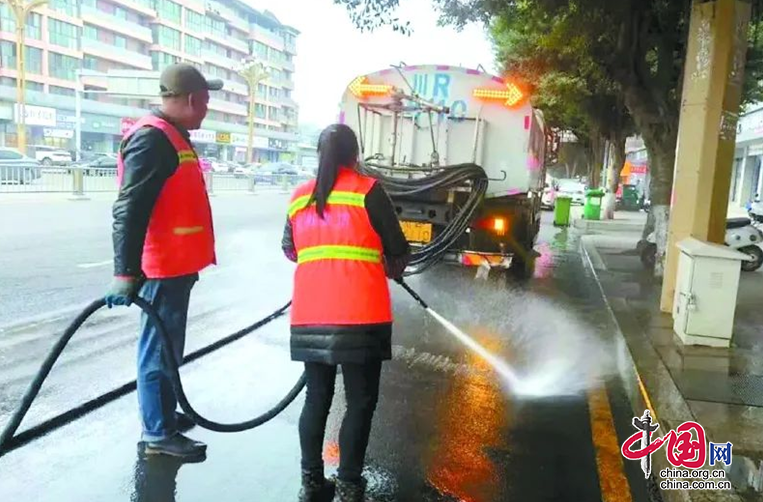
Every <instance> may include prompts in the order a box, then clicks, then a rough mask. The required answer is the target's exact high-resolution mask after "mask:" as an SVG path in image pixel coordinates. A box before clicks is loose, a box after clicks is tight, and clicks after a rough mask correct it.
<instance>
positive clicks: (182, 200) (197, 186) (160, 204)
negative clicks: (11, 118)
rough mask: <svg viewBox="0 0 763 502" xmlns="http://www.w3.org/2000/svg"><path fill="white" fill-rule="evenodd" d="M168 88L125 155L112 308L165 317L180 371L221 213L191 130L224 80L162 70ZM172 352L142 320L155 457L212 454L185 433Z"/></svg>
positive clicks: (146, 433)
mask: <svg viewBox="0 0 763 502" xmlns="http://www.w3.org/2000/svg"><path fill="white" fill-rule="evenodd" d="M159 83H160V94H161V97H162V106H161V109H160V110H157V111H155V112H153V113H152V114H150V115H147V116H146V117H143V118H142V119H140V120H139V121H138V122H137V123H136V124H135V125H134V126H133V127H132V128H130V130H128V131H127V133H126V134H125V136H124V139H123V140H122V145H121V146H120V149H119V153H118V160H117V165H118V168H117V179H118V182H119V195H118V197H117V200H116V202H115V203H114V209H113V215H114V223H113V241H114V279H113V281H112V283H111V286H110V288H109V291H108V292H107V294H106V297H105V300H106V303H107V305H108V306H109V307H111V306H113V305H130V303H131V302H132V300H133V299H134V297H135V295H136V294H140V296H141V298H143V299H144V300H146V301H147V302H149V303H150V304H151V305H152V306H153V307H154V308H155V309H156V310H157V312H158V314H159V317H160V318H161V320H162V321H163V323H164V326H165V327H166V329H167V333H168V335H169V336H170V338H171V339H172V346H173V347H172V348H173V353H172V354H171V357H173V358H174V359H175V361H176V362H177V363H178V364H180V363H181V362H182V360H183V349H184V346H185V333H186V321H187V316H188V302H189V299H190V294H191V289H192V288H193V285H194V284H195V283H196V281H197V280H198V278H199V272H200V271H201V270H203V269H204V268H206V267H207V266H209V265H212V264H214V263H215V246H214V233H213V229H212V212H211V209H210V205H209V198H208V197H207V191H206V186H205V183H204V178H203V174H202V171H201V166H200V164H199V158H198V156H197V155H196V152H194V150H193V147H192V146H191V138H190V135H189V132H188V131H190V130H194V129H198V128H199V127H201V123H202V121H203V120H204V117H205V116H206V115H207V104H208V102H209V91H215V90H219V89H221V88H222V82H221V81H219V80H206V79H205V78H204V76H202V74H201V73H200V72H199V71H198V70H197V69H196V68H194V67H193V66H191V65H188V64H176V65H172V66H169V67H167V68H166V69H165V70H164V71H163V72H162V74H161V77H160V81H159ZM165 350H167V348H166V347H165V345H164V343H163V340H162V338H161V336H160V334H159V333H158V331H157V327H156V326H155V325H154V323H153V322H152V321H151V319H149V318H148V316H146V314H145V313H144V314H142V317H141V330H140V337H139V339H138V403H139V405H140V412H141V417H142V421H143V436H142V440H143V441H144V442H145V443H146V444H145V452H146V453H147V454H165V455H172V456H175V457H183V458H190V457H198V456H201V455H204V453H205V452H206V445H205V444H204V443H201V442H199V441H193V440H191V439H189V438H187V437H186V436H184V435H183V434H181V433H180V432H179V428H185V427H184V426H187V425H188V424H182V423H181V424H179V423H178V414H177V413H176V411H175V408H176V406H177V396H175V392H174V390H173V388H172V384H171V383H170V379H169V374H170V372H169V369H168V368H167V367H166V365H165V362H164V359H163V357H162V353H163V352H164V351H165ZM185 418H186V420H187V417H185ZM191 425H192V424H191Z"/></svg>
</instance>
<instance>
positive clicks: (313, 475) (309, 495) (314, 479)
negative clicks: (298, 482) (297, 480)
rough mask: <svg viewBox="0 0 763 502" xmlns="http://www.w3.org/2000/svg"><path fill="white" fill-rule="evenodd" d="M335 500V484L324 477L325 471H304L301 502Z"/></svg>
mask: <svg viewBox="0 0 763 502" xmlns="http://www.w3.org/2000/svg"><path fill="white" fill-rule="evenodd" d="M333 499H334V482H333V481H330V480H328V479H326V478H325V477H324V476H323V471H322V470H321V471H302V488H301V489H300V490H299V502H331V501H332V500H333Z"/></svg>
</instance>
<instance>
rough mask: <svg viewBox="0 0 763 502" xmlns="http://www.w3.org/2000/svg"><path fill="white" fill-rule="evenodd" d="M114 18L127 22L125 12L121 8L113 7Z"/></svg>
mask: <svg viewBox="0 0 763 502" xmlns="http://www.w3.org/2000/svg"><path fill="white" fill-rule="evenodd" d="M114 17H116V18H119V19H121V20H123V21H127V11H126V10H125V9H123V8H122V7H114Z"/></svg>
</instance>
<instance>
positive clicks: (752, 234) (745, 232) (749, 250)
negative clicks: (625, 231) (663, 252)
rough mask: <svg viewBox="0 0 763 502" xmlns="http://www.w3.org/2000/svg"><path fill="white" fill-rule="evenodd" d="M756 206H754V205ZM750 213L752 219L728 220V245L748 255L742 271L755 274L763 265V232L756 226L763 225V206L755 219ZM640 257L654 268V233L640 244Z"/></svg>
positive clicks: (655, 250) (645, 263) (647, 265)
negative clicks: (762, 247) (762, 246)
mask: <svg viewBox="0 0 763 502" xmlns="http://www.w3.org/2000/svg"><path fill="white" fill-rule="evenodd" d="M753 206H754V204H753ZM752 215H753V213H752V210H751V211H750V216H751V217H750V218H729V219H728V220H726V237H725V242H726V245H727V246H728V247H730V248H732V249H736V250H737V251H739V252H741V253H744V254H746V255H748V256H749V257H750V258H749V260H746V261H743V262H742V270H743V271H745V272H754V271H756V270H758V269H759V268H760V267H761V265H763V250H761V245H763V231H761V230H760V228H758V227H757V226H756V224H758V223H763V204H761V207H760V212H759V213H757V214H756V216H755V217H753V216H752ZM638 250H639V255H640V257H641V263H642V264H643V265H644V266H645V267H647V268H654V264H655V260H656V255H657V244H656V240H655V235H654V232H652V233H651V234H649V236H647V238H646V241H644V242H640V243H639V247H638Z"/></svg>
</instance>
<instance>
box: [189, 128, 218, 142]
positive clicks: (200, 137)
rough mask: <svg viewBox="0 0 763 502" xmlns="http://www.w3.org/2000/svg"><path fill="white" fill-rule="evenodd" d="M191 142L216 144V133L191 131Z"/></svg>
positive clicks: (207, 130) (202, 130)
mask: <svg viewBox="0 0 763 502" xmlns="http://www.w3.org/2000/svg"><path fill="white" fill-rule="evenodd" d="M191 141H193V142H196V143H214V142H215V131H210V130H209V129H195V130H193V131H191Z"/></svg>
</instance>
